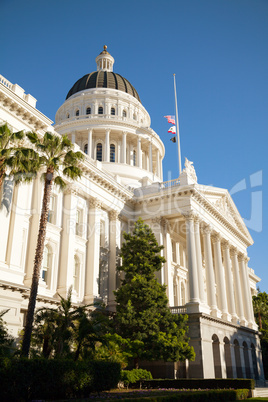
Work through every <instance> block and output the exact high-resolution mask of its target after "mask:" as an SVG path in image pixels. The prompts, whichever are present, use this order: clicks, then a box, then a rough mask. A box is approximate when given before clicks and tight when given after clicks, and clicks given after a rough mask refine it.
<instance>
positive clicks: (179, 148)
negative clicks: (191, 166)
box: [173, 74, 181, 174]
mask: <svg viewBox="0 0 268 402" xmlns="http://www.w3.org/2000/svg"><path fill="white" fill-rule="evenodd" d="M173 77H174V94H175V108H176V129H177V141H178V159H179V172H180V174H181V145H180V132H179V117H178V105H177V92H176V80H175V74H173Z"/></svg>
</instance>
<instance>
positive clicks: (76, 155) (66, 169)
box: [21, 132, 84, 357]
mask: <svg viewBox="0 0 268 402" xmlns="http://www.w3.org/2000/svg"><path fill="white" fill-rule="evenodd" d="M27 137H28V139H29V140H30V141H31V143H32V144H33V145H34V148H35V149H36V151H37V152H38V153H39V155H40V156H39V162H38V167H39V169H44V170H45V173H44V174H43V179H44V194H43V202H42V210H41V216H40V222H39V232H38V237H37V246H36V251H35V259H34V267H33V277H32V285H31V292H30V297H29V304H28V311H27V316H26V326H25V330H24V336H23V342H22V349H21V353H22V355H23V356H25V357H28V355H29V350H30V343H31V333H32V328H33V319H34V310H35V305H36V297H37V291H38V282H39V277H40V269H41V264H42V259H43V252H44V245H45V237H46V228H47V218H48V211H49V201H50V195H51V189H52V185H53V183H55V184H56V185H59V186H60V188H64V187H65V186H66V181H65V180H64V178H63V177H65V178H69V179H71V180H76V179H78V178H80V177H81V174H82V170H81V168H80V167H79V163H80V162H81V161H82V160H83V158H84V156H83V154H82V153H81V152H74V151H73V144H72V143H71V141H70V140H69V139H68V137H67V136H59V135H58V134H52V133H49V132H46V133H45V135H44V136H43V137H42V138H40V137H38V135H37V134H36V133H28V134H27Z"/></svg>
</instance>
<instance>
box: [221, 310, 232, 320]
mask: <svg viewBox="0 0 268 402" xmlns="http://www.w3.org/2000/svg"><path fill="white" fill-rule="evenodd" d="M221 318H222V319H223V320H225V321H228V322H231V321H232V316H231V314H229V313H228V312H226V311H224V312H222V316H221Z"/></svg>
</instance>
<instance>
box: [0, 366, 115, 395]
mask: <svg viewBox="0 0 268 402" xmlns="http://www.w3.org/2000/svg"><path fill="white" fill-rule="evenodd" d="M0 378H1V381H0V395H1V401H27V400H31V399H54V400H55V399H64V398H75V397H87V396H88V395H89V394H90V392H94V391H97V392H100V391H104V390H109V389H111V388H113V387H115V386H116V385H117V383H118V381H119V378H120V365H119V364H118V363H112V362H104V361H101V362H96V361H92V362H74V361H72V360H47V359H34V360H28V359H0Z"/></svg>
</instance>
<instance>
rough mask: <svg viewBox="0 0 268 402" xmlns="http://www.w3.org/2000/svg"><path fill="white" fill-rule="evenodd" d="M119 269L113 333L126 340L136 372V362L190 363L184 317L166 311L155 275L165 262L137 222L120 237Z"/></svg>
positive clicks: (150, 234)
mask: <svg viewBox="0 0 268 402" xmlns="http://www.w3.org/2000/svg"><path fill="white" fill-rule="evenodd" d="M124 239H125V242H124V243H123V245H122V249H121V257H122V266H120V267H118V268H117V270H118V271H123V272H124V274H125V277H124V280H123V281H122V285H121V287H120V288H119V289H118V290H117V291H116V292H115V296H116V302H117V307H116V317H115V325H116V331H117V333H118V334H119V335H120V336H122V337H123V338H126V339H129V340H130V341H131V344H132V346H133V348H132V355H133V357H134V363H135V366H136V368H138V364H139V360H149V361H152V360H165V361H179V360H180V361H184V360H185V359H190V360H193V359H194V356H195V354H194V350H193V348H192V347H190V346H189V345H188V338H187V335H186V332H187V325H186V323H187V318H188V317H187V316H185V315H184V316H182V315H173V314H171V312H170V310H169V308H168V299H167V296H166V287H165V286H163V285H161V284H160V283H159V282H158V281H157V279H156V277H155V274H156V272H157V271H159V270H161V267H162V264H163V263H164V262H165V259H164V258H163V257H162V256H161V255H160V252H161V250H162V249H163V246H159V245H158V243H157V241H156V238H155V236H154V234H153V232H152V230H151V229H150V227H149V226H148V225H146V224H144V222H143V221H142V220H141V219H139V220H138V221H137V222H136V224H135V227H134V231H133V233H132V234H131V233H124Z"/></svg>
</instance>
